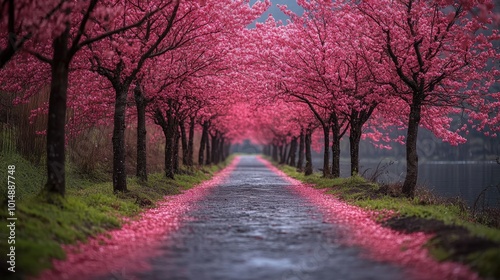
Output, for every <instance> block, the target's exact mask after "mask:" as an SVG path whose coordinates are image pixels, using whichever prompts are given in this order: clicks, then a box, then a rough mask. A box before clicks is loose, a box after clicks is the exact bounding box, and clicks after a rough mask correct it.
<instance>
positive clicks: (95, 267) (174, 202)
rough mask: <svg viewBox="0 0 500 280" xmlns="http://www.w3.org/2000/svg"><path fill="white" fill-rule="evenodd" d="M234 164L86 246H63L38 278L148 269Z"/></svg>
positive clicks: (125, 275) (122, 274)
mask: <svg viewBox="0 0 500 280" xmlns="http://www.w3.org/2000/svg"><path fill="white" fill-rule="evenodd" d="M238 161H239V159H238V158H235V159H234V160H233V161H232V163H231V164H230V165H229V166H227V167H226V168H225V169H223V170H222V171H220V172H219V173H217V174H216V175H215V176H214V177H213V178H212V179H211V180H209V181H206V182H204V183H202V184H200V185H199V186H196V187H194V188H192V189H189V190H187V191H185V192H183V193H182V194H179V195H176V196H169V197H166V199H165V201H163V202H160V203H158V205H157V207H156V208H154V209H149V210H147V211H145V212H144V213H143V214H142V215H141V217H140V218H139V219H137V220H133V221H130V222H127V223H125V224H124V225H123V227H122V228H120V229H117V230H113V231H110V232H108V233H105V234H101V235H99V236H96V237H93V238H90V239H89V240H88V241H87V242H86V243H80V244H75V245H66V246H64V250H65V252H66V260H54V261H53V269H52V270H48V271H45V272H43V273H42V274H41V275H40V276H39V278H38V279H40V280H52V279H61V280H62V279H71V280H77V279H91V278H97V277H99V276H102V275H105V274H110V273H111V274H114V275H116V277H117V279H134V277H133V273H134V272H138V271H142V270H146V269H148V268H149V265H148V262H147V261H148V260H149V259H150V258H153V257H154V256H155V255H156V253H157V250H156V248H158V246H160V245H161V244H162V241H163V240H164V239H165V238H167V237H168V235H169V232H172V231H175V230H176V229H177V228H179V226H180V225H181V223H182V216H183V214H184V213H186V212H187V211H189V210H190V209H192V207H194V206H195V205H196V202H198V201H200V200H201V199H203V197H204V196H205V195H206V193H207V192H208V191H209V190H210V189H211V188H213V187H214V186H217V185H218V184H220V183H221V182H222V181H223V180H224V179H225V178H227V176H228V175H229V174H230V173H231V172H232V170H233V169H234V168H235V166H236V165H237V163H238Z"/></svg>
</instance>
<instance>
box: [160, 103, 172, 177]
mask: <svg viewBox="0 0 500 280" xmlns="http://www.w3.org/2000/svg"><path fill="white" fill-rule="evenodd" d="M170 105H171V104H169V106H170ZM155 119H156V122H157V123H158V124H159V125H160V126H161V128H162V130H163V134H164V135H165V170H164V171H165V177H167V178H170V179H174V178H175V176H174V161H173V159H174V141H175V134H176V133H175V130H176V129H177V124H176V122H175V120H174V116H173V114H172V111H171V109H170V108H168V109H167V111H166V118H165V117H164V116H163V113H162V112H161V111H160V110H159V109H158V110H157V111H156V112H155Z"/></svg>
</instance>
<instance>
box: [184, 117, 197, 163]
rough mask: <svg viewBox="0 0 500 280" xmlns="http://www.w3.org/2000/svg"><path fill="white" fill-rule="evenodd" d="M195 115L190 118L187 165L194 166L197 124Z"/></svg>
mask: <svg viewBox="0 0 500 280" xmlns="http://www.w3.org/2000/svg"><path fill="white" fill-rule="evenodd" d="M195 124H196V122H195V117H194V116H192V117H190V118H189V139H188V147H187V150H188V153H187V162H186V165H187V166H193V164H194V159H193V152H194V126H195Z"/></svg>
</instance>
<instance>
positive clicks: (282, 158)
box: [279, 144, 286, 164]
mask: <svg viewBox="0 0 500 280" xmlns="http://www.w3.org/2000/svg"><path fill="white" fill-rule="evenodd" d="M283 146H284V145H283V144H280V145H279V154H280V161H279V164H283V163H284V162H285V155H284V153H286V151H285V152H283ZM285 149H286V148H285Z"/></svg>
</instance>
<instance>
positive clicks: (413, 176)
mask: <svg viewBox="0 0 500 280" xmlns="http://www.w3.org/2000/svg"><path fill="white" fill-rule="evenodd" d="M421 110H422V106H421V100H420V99H419V98H418V96H417V97H416V96H415V95H414V97H413V103H412V104H411V106H410V117H409V120H408V132H407V137H406V178H405V181H404V183H403V194H404V195H405V196H406V197H413V196H414V195H415V188H416V186H417V179H418V154H417V136H418V127H419V125H420V118H421Z"/></svg>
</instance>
